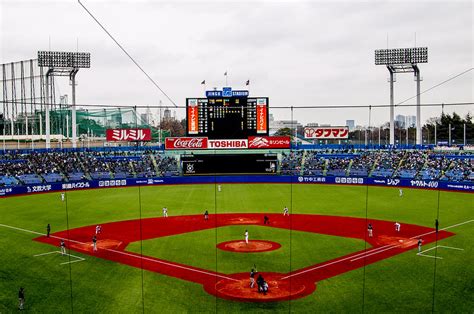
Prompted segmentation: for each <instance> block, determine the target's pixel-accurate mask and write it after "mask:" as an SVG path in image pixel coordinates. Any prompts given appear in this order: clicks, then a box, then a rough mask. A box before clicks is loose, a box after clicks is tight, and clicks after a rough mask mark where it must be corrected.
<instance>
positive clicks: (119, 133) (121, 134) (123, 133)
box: [105, 129, 151, 142]
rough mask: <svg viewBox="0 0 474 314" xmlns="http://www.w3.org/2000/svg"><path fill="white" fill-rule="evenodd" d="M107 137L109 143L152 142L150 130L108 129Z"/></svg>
mask: <svg viewBox="0 0 474 314" xmlns="http://www.w3.org/2000/svg"><path fill="white" fill-rule="evenodd" d="M105 137H106V139H107V141H109V142H121V141H124V142H125V141H127V142H134V141H151V130H150V129H107V130H106V131H105Z"/></svg>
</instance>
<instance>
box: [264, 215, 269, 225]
mask: <svg viewBox="0 0 474 314" xmlns="http://www.w3.org/2000/svg"><path fill="white" fill-rule="evenodd" d="M263 224H264V225H269V224H270V219H269V218H268V216H267V215H265V216H263Z"/></svg>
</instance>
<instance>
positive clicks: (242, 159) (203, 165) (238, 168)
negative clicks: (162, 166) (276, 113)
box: [181, 154, 278, 176]
mask: <svg viewBox="0 0 474 314" xmlns="http://www.w3.org/2000/svg"><path fill="white" fill-rule="evenodd" d="M277 165H278V157H277V154H222V155H217V154H196V155H181V166H182V169H183V175H185V176H194V175H224V174H225V175H234V174H235V175H237V174H268V175H275V174H277Z"/></svg>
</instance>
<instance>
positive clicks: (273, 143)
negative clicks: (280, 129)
mask: <svg viewBox="0 0 474 314" xmlns="http://www.w3.org/2000/svg"><path fill="white" fill-rule="evenodd" d="M290 145H291V139H290V137H289V136H249V140H248V147H249V148H250V149H268V148H290Z"/></svg>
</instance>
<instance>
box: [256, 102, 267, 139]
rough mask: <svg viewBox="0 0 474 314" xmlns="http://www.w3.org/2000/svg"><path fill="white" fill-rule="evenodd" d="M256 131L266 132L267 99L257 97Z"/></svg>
mask: <svg viewBox="0 0 474 314" xmlns="http://www.w3.org/2000/svg"><path fill="white" fill-rule="evenodd" d="M257 133H263V134H266V133H267V100H266V99H265V98H259V99H257Z"/></svg>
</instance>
